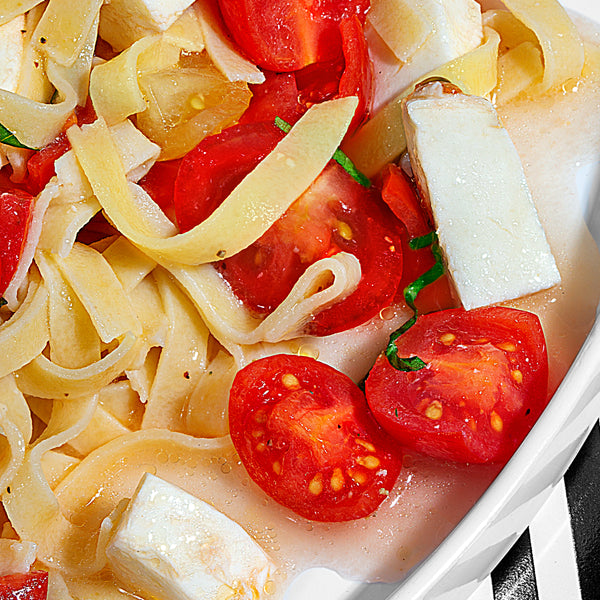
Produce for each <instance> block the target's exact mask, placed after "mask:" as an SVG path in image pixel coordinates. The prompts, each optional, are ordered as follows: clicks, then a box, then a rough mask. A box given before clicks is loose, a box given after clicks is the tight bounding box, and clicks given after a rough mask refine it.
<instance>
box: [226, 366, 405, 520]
mask: <svg viewBox="0 0 600 600" xmlns="http://www.w3.org/2000/svg"><path fill="white" fill-rule="evenodd" d="M229 426H230V431H231V439H232V440H233V444H234V445H235V448H236V450H237V451H238V453H239V455H240V458H241V460H242V463H243V464H244V466H245V467H246V469H247V471H248V473H249V475H250V477H251V478H252V479H253V480H254V481H255V482H256V483H257V484H258V485H259V486H260V487H261V488H262V490H263V491H264V492H266V493H267V494H268V495H269V496H271V497H272V498H273V499H274V500H276V501H277V502H279V503H280V504H283V505H284V506H286V507H287V508H289V509H291V510H293V511H294V512H295V513H297V514H299V515H300V516H302V517H305V518H307V519H311V520H314V521H348V520H352V519H359V518H361V517H365V516H367V515H369V514H370V513H372V512H373V511H374V510H375V509H376V508H377V507H378V506H379V505H380V504H381V502H383V500H384V499H385V497H386V495H387V493H388V492H389V490H390V489H391V488H392V486H393V485H394V482H395V481H396V478H397V477H398V474H399V472H400V468H401V462H402V456H401V453H400V452H399V451H398V449H397V448H396V445H395V444H394V443H393V440H391V438H389V437H388V436H387V435H386V434H385V432H384V431H383V430H382V429H381V428H380V427H379V425H377V423H376V422H375V421H374V419H373V418H372V416H371V414H370V413H369V411H368V409H367V404H366V402H365V398H364V395H363V393H362V392H361V391H360V389H359V388H358V386H356V385H355V384H354V383H353V382H352V380H350V379H349V378H348V377H346V376H345V375H343V374H342V373H340V372H339V371H336V370H335V369H333V368H332V367H330V366H328V365H325V364H324V363H320V362H318V361H316V360H314V359H312V358H307V357H303V356H292V355H276V356H270V357H267V358H263V359H260V360H257V361H256V362H253V363H251V364H250V365H248V366H246V367H244V368H243V369H242V370H241V371H239V372H238V374H237V375H236V377H235V380H234V382H233V386H232V388H231V393H230V400H229Z"/></svg>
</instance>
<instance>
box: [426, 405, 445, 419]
mask: <svg viewBox="0 0 600 600" xmlns="http://www.w3.org/2000/svg"><path fill="white" fill-rule="evenodd" d="M442 412H443V407H442V403H441V402H440V401H439V400H434V401H433V402H432V403H431V404H430V405H429V406H428V407H427V408H426V409H425V416H426V417H427V418H428V419H431V420H432V421H439V419H441V418H442Z"/></svg>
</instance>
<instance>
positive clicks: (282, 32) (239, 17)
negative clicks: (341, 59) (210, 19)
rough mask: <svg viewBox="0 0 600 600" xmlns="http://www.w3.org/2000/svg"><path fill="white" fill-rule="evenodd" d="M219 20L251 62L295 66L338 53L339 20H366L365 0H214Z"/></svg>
mask: <svg viewBox="0 0 600 600" xmlns="http://www.w3.org/2000/svg"><path fill="white" fill-rule="evenodd" d="M218 4H219V8H220V9H221V14H222V15H223V20H224V21H225V24H226V26H227V28H228V30H229V31H230V33H231V35H232V36H233V38H234V40H235V41H236V42H237V44H238V45H239V46H240V47H241V48H242V50H243V51H244V52H245V53H246V54H247V55H248V57H249V58H250V60H252V62H254V63H255V64H257V65H259V66H260V67H263V68H265V69H268V70H270V71H276V72H282V71H296V70H298V69H302V68H303V67H305V66H307V65H310V64H312V63H316V62H324V61H328V60H332V59H335V58H337V57H338V56H340V54H341V39H340V32H339V23H340V21H341V20H342V19H344V18H348V17H351V16H352V15H357V16H358V17H359V18H361V20H363V21H364V15H365V14H366V12H367V10H368V8H369V4H370V3H369V1H368V0H321V1H319V2H316V1H314V0H271V1H270V2H265V1H264V0H218Z"/></svg>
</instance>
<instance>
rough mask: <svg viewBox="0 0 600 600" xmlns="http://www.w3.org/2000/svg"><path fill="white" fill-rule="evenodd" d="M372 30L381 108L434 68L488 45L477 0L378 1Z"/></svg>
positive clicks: (372, 13)
mask: <svg viewBox="0 0 600 600" xmlns="http://www.w3.org/2000/svg"><path fill="white" fill-rule="evenodd" d="M368 19H369V23H370V25H371V26H372V28H373V30H374V31H371V32H369V31H367V39H368V42H369V50H370V53H371V56H372V58H373V60H374V62H375V64H377V65H378V67H380V68H379V69H378V70H377V72H376V74H375V99H374V108H375V109H377V108H379V107H380V106H382V105H383V104H385V103H386V102H388V101H389V100H391V99H392V98H393V97H395V96H396V95H398V94H399V93H401V92H402V91H404V90H405V89H407V88H408V87H409V86H410V85H411V84H412V83H413V82H414V81H416V80H417V79H419V78H421V77H423V75H426V74H427V73H429V72H430V71H432V70H433V69H437V68H438V67H441V66H442V65H443V64H445V63H447V62H449V61H451V60H454V59H455V58H458V57H459V56H462V55H463V54H466V53H467V52H470V51H471V50H473V49H474V48H477V46H479V45H480V44H481V42H482V40H483V26H482V20H481V7H480V5H479V4H478V3H477V2H476V1H475V0H374V1H373V2H372V7H371V11H370V12H369V16H368Z"/></svg>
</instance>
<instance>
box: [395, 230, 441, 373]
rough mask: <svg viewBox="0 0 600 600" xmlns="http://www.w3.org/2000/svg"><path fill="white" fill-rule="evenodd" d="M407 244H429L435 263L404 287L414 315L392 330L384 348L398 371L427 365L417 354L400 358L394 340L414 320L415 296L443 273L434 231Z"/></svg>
mask: <svg viewBox="0 0 600 600" xmlns="http://www.w3.org/2000/svg"><path fill="white" fill-rule="evenodd" d="M409 246H410V247H411V249H413V250H419V249H421V248H426V247H427V246H431V252H432V254H433V256H434V258H435V264H434V265H433V267H431V269H429V270H428V271H426V272H425V273H423V275H421V276H420V277H419V278H417V279H415V281H413V282H412V283H409V284H408V285H407V286H406V287H405V288H404V300H405V301H406V304H407V305H408V306H409V307H410V308H411V309H412V310H413V312H414V315H413V316H412V317H411V318H410V319H409V320H408V321H406V323H404V325H402V327H400V328H399V329H397V330H396V331H394V333H392V335H391V336H390V340H389V342H388V345H387V348H386V349H385V355H386V357H387V359H388V361H389V363H390V364H391V365H392V367H394V369H398V370H399V371H419V370H420V369H423V368H425V367H426V366H427V364H426V363H425V362H423V361H422V360H421V359H420V358H419V357H418V356H411V357H410V358H400V357H399V356H398V348H397V347H396V343H395V342H396V340H397V339H398V338H399V337H400V336H401V335H402V334H403V333H405V332H406V331H408V330H409V329H410V328H411V327H412V326H413V325H414V324H415V323H416V322H417V317H418V311H417V307H416V306H415V302H416V300H417V296H418V295H419V293H420V292H421V290H422V289H423V288H425V287H426V286H428V285H429V284H430V283H433V282H434V281H436V280H437V279H439V278H440V277H441V276H442V275H443V274H444V263H443V260H442V251H441V250H440V245H439V243H438V239H437V235H436V234H435V232H433V231H432V232H430V233H428V234H426V235H423V236H421V237H418V238H413V239H412V240H410V242H409Z"/></svg>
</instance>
